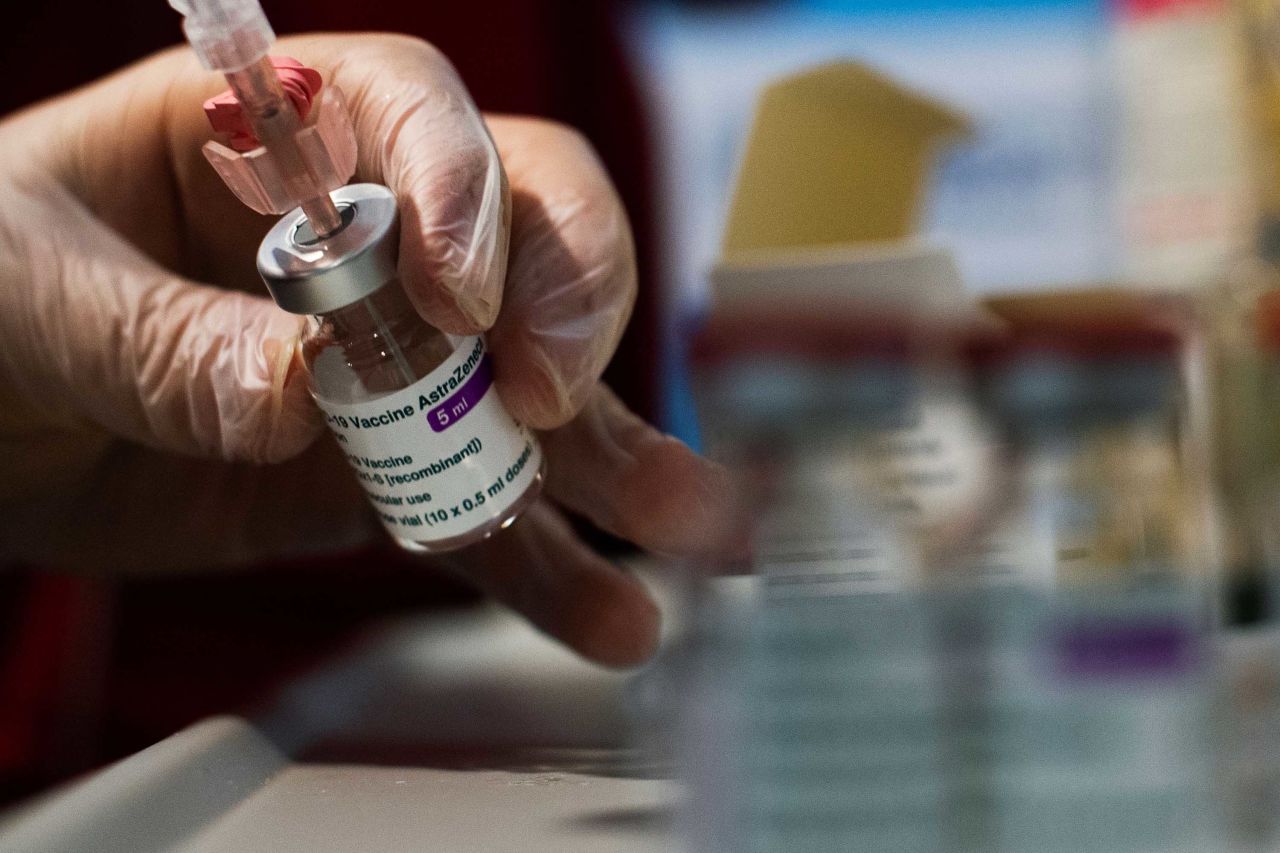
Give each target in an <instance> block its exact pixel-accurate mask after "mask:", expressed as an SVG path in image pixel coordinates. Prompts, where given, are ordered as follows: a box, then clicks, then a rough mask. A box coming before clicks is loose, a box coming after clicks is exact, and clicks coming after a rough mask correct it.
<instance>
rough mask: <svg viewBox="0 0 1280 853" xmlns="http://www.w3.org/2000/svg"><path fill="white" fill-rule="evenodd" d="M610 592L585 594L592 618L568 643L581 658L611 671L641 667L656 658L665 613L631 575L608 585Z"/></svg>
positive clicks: (575, 632)
mask: <svg viewBox="0 0 1280 853" xmlns="http://www.w3.org/2000/svg"><path fill="white" fill-rule="evenodd" d="M607 583H608V585H609V586H610V587H611V588H610V589H609V590H608V591H605V590H598V591H595V592H591V591H586V590H584V594H583V595H582V596H581V600H582V605H583V606H584V607H586V608H590V609H589V610H588V611H587V612H588V613H589V616H588V618H586V619H582V620H581V621H578V622H577V623H576V624H577V626H578V627H577V630H575V631H574V632H573V634H572V635H571V636H569V637H566V638H565V640H566V642H567V643H569V645H570V646H572V647H573V648H574V649H575V650H576V651H578V653H579V654H581V655H582V656H583V657H586V658H588V659H589V660H592V661H595V662H596V663H599V664H602V665H604V666H608V667H617V668H623V667H631V666H638V665H640V664H642V663H644V662H645V661H647V660H649V659H650V658H652V657H653V655H654V653H655V652H656V651H657V650H658V644H659V640H660V638H661V634H662V612H661V611H660V610H659V609H658V605H657V604H656V603H654V600H653V598H652V597H650V595H649V592H648V590H647V589H645V587H644V584H642V583H640V581H638V580H636V579H635V578H634V577H631V576H629V575H621V574H619V575H617V576H615V577H613V578H610V579H609V580H608V581H607Z"/></svg>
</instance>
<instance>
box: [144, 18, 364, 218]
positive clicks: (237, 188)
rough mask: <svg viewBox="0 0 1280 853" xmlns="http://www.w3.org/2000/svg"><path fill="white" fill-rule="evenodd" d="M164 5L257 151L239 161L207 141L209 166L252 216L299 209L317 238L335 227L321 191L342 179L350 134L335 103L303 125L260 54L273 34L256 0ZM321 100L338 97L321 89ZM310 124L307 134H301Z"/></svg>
mask: <svg viewBox="0 0 1280 853" xmlns="http://www.w3.org/2000/svg"><path fill="white" fill-rule="evenodd" d="M169 2H170V5H171V6H173V8H175V9H177V10H178V11H179V12H181V13H182V15H183V17H184V20H183V31H184V32H185V33H186V36H187V40H188V41H189V42H190V43H191V47H192V48H193V49H194V50H195V52H196V55H197V56H199V57H200V61H201V62H202V63H203V64H204V65H205V67H206V68H209V69H211V70H215V71H220V72H222V74H223V75H224V76H225V77H226V80H227V83H228V85H230V87H231V92H232V94H233V95H234V96H235V99H236V101H238V102H239V107H240V109H241V110H242V112H243V116H244V119H245V120H246V122H247V124H248V125H249V127H250V128H252V130H253V134H254V136H255V137H256V138H257V140H258V141H259V142H260V143H261V145H262V147H263V148H264V149H265V151H263V152H251V153H250V154H249V155H248V156H249V159H250V161H251V162H244V160H243V158H242V157H241V156H240V155H239V154H237V153H236V152H232V151H231V150H230V149H227V148H225V146H220V145H218V144H217V143H211V145H212V148H210V147H209V146H206V149H205V156H206V157H208V159H209V161H210V163H212V164H213V166H214V168H215V169H217V170H218V172H219V174H221V175H222V177H223V179H224V180H225V181H226V182H227V184H228V185H229V186H230V187H231V189H232V190H233V191H234V192H235V193H236V195H238V196H239V197H240V199H241V200H242V201H244V202H245V204H247V205H249V206H250V207H252V208H254V209H255V210H257V211H258V212H259V213H285V212H287V211H289V210H290V209H292V208H293V207H295V206H301V208H302V210H303V212H304V213H305V214H306V217H307V221H308V222H309V223H310V224H311V229H312V231H313V232H314V233H315V234H316V235H317V236H319V237H324V236H327V235H329V234H333V233H334V232H336V231H337V230H338V229H340V228H341V227H342V217H341V215H340V213H339V211H338V208H337V206H336V205H335V204H334V202H333V199H332V198H330V196H329V193H330V192H331V191H333V190H335V189H337V188H338V187H340V186H342V185H343V184H345V183H346V182H347V180H349V179H350V177H351V174H352V172H353V171H354V167H355V139H354V135H353V134H352V132H351V128H350V120H349V119H348V118H347V115H346V110H345V109H344V108H342V105H341V103H340V102H339V103H335V104H332V105H331V106H330V109H328V110H323V105H322V104H317V107H320V108H321V110H322V114H323V115H324V119H325V120H324V121H323V123H321V122H317V121H313V122H311V123H310V124H306V123H304V121H303V118H302V117H301V116H300V115H299V114H298V111H297V110H296V109H295V108H294V104H293V103H292V102H291V101H290V99H289V97H288V96H287V95H286V94H285V91H284V89H283V87H282V86H281V84H280V79H279V77H278V76H277V72H276V68H275V67H274V66H273V64H272V61H271V59H270V58H269V57H268V56H267V51H268V50H269V49H270V47H271V45H272V43H273V42H274V41H275V33H274V32H273V31H272V29H271V25H270V24H269V23H267V19H266V16H265V15H264V14H263V13H262V7H261V6H259V5H258V3H257V0H169ZM326 97H328V98H329V99H330V100H338V101H340V98H341V96H340V95H337V94H329V93H326ZM335 113H336V115H335ZM311 127H314V128H315V132H314V133H310V134H309V133H307V131H308V130H309V129H310V128H311ZM329 131H332V132H329ZM347 166H349V167H350V168H346V167H347Z"/></svg>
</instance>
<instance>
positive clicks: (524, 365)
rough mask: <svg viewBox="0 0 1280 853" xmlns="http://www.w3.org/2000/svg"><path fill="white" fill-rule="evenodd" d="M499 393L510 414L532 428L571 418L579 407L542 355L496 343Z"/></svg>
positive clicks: (557, 424)
mask: <svg viewBox="0 0 1280 853" xmlns="http://www.w3.org/2000/svg"><path fill="white" fill-rule="evenodd" d="M495 346H496V348H497V349H498V352H499V356H498V358H496V359H495V365H494V369H495V372H496V381H497V384H498V393H499V394H501V395H502V402H503V403H505V404H506V407H507V411H508V412H510V413H511V416H512V417H513V418H515V419H516V420H518V421H520V422H521V423H523V424H527V425H528V426H530V427H532V428H533V429H539V430H549V429H555V428H557V427H560V426H563V425H564V424H566V423H568V422H569V421H570V420H572V418H573V416H574V415H575V414H576V413H577V409H578V408H579V407H578V406H575V405H574V401H573V399H572V397H571V396H570V393H569V388H568V386H567V383H565V382H564V381H563V380H562V379H561V378H560V376H559V375H558V374H557V372H556V371H555V369H554V368H553V367H552V366H551V362H550V360H549V359H547V358H546V357H545V356H543V355H541V354H539V353H538V352H536V351H531V350H528V349H527V348H526V349H518V348H516V347H512V346H505V347H504V346H502V341H500V340H499V341H497V342H496V344H495ZM503 354H505V357H504V355H503Z"/></svg>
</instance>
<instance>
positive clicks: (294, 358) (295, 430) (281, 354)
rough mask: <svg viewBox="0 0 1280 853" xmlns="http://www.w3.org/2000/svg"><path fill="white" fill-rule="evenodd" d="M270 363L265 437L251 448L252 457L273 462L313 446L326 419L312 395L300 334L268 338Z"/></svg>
mask: <svg viewBox="0 0 1280 853" xmlns="http://www.w3.org/2000/svg"><path fill="white" fill-rule="evenodd" d="M262 351H263V356H264V359H265V361H266V364H268V365H270V369H271V377H272V378H271V382H270V402H269V407H270V411H269V414H268V423H267V426H266V428H265V430H264V431H263V432H264V437H265V440H264V441H262V442H261V444H260V445H258V446H257V447H254V448H252V449H251V450H250V453H249V457H250V461H252V462H257V463H262V464H268V465H273V464H276V463H279V462H284V461H286V460H288V459H292V458H293V457H295V456H297V455H298V454H300V453H302V452H303V451H304V450H306V449H307V448H308V447H310V446H311V445H312V444H313V443H314V442H315V440H316V438H317V437H318V436H319V435H320V432H321V430H322V429H323V422H322V419H321V416H320V410H319V409H318V408H317V407H316V405H315V403H314V401H313V400H312V398H311V390H310V387H309V384H308V382H307V374H306V368H305V366H304V364H303V361H302V353H301V351H300V347H299V345H298V338H297V336H294V337H292V338H289V339H287V340H280V339H278V338H268V339H267V340H265V341H264V342H263V344H262Z"/></svg>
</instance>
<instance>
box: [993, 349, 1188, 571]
mask: <svg viewBox="0 0 1280 853" xmlns="http://www.w3.org/2000/svg"><path fill="white" fill-rule="evenodd" d="M982 360H983V361H984V362H985V368H984V372H985V374H986V381H985V386H986V389H987V394H988V396H989V399H990V401H991V404H992V406H993V408H994V410H995V411H996V412H997V413H998V414H999V416H1000V419H1001V420H1002V422H1003V423H1004V424H1005V425H1006V428H1007V430H1008V432H1009V435H1010V439H1011V443H1012V448H1013V451H1014V454H1015V457H1016V462H1015V466H1014V467H1015V469H1016V470H1017V471H1018V472H1019V473H1018V475H1017V478H1016V479H1017V481H1018V482H1017V486H1016V488H1014V489H1013V490H1012V491H1011V492H1010V498H1011V501H1010V508H1009V522H1010V523H1012V524H1013V525H1014V527H1015V530H1016V531H1017V534H1016V535H1017V536H1018V537H1020V538H1021V539H1022V540H1023V542H1024V544H1026V545H1029V547H1027V548H1025V550H1024V552H1023V560H1024V561H1025V567H1024V570H1025V571H1026V573H1027V575H1028V577H1029V578H1030V579H1032V580H1037V579H1038V580H1039V581H1042V582H1046V583H1049V584H1051V585H1062V584H1066V585H1072V584H1076V583H1084V584H1090V583H1094V582H1098V581H1113V580H1120V581H1130V580H1134V579H1137V578H1141V577H1153V576H1158V577H1165V578H1168V577H1173V576H1176V577H1188V576H1198V575H1203V574H1204V572H1205V559H1204V549H1205V547H1206V543H1205V534H1204V519H1203V505H1202V502H1201V499H1200V497H1199V496H1200V495H1201V494H1202V492H1203V486H1202V485H1201V484H1199V483H1197V482H1196V478H1195V476H1194V471H1193V469H1192V468H1191V467H1190V466H1188V465H1186V464H1185V459H1184V442H1185V440H1186V419H1185V411H1184V408H1183V391H1182V385H1181V382H1180V375H1181V374H1180V367H1179V339H1178V336H1177V335H1176V334H1175V333H1173V332H1172V331H1165V330H1162V329H1159V328H1154V327H1146V328H1139V327H1134V326H1130V325H1119V324H1115V325H1110V326H1108V325H1105V324H1092V325H1088V326H1084V325H1081V324H1072V325H1069V326H1061V327H1052V326H1047V325H1046V326H1042V327H1039V328H1024V329H1021V330H1019V331H1018V332H1017V333H1016V334H1015V335H1014V336H1013V337H1012V338H1011V339H1010V340H1009V341H1006V342H1004V343H1003V344H1001V345H1000V346H999V347H996V348H992V349H991V350H990V351H988V352H985V353H983V354H982Z"/></svg>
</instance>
